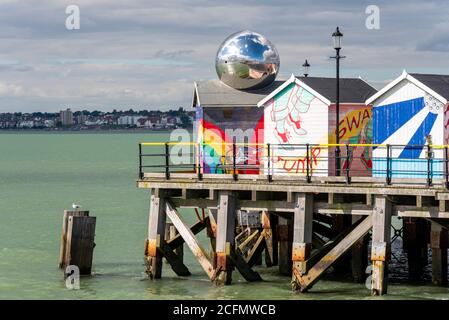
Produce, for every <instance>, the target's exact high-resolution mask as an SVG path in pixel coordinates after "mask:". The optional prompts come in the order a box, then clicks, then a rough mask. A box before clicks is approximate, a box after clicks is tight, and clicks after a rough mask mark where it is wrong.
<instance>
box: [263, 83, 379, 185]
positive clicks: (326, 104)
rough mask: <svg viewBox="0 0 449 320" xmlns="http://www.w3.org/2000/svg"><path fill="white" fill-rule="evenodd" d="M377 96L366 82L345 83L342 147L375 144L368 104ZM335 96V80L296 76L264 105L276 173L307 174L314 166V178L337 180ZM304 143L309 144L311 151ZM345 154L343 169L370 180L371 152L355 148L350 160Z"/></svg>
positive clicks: (342, 86) (341, 109) (266, 139)
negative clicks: (367, 101)
mask: <svg viewBox="0 0 449 320" xmlns="http://www.w3.org/2000/svg"><path fill="white" fill-rule="evenodd" d="M375 92H376V90H375V89H374V88H373V87H371V86H370V85H369V84H368V83H366V82H365V81H364V80H363V79H361V78H341V79H340V107H339V115H340V121H339V123H340V125H339V140H340V141H339V142H340V143H341V144H370V143H371V107H370V106H369V105H366V104H365V101H366V99H367V98H368V97H370V96H371V95H373V94H374V93H375ZM335 97H336V79H335V78H323V77H296V76H294V75H292V76H291V77H290V78H289V79H288V80H287V81H285V82H284V83H283V84H282V85H280V86H278V87H277V88H276V89H275V90H274V91H273V92H271V93H270V94H269V95H267V96H266V97H264V98H263V99H262V100H261V101H259V103H258V106H259V107H260V108H261V109H263V113H264V120H265V124H264V128H265V132H264V139H263V141H264V143H265V144H270V146H271V148H272V150H271V152H270V156H271V159H272V164H271V166H272V168H273V169H272V170H273V172H274V174H300V175H304V174H306V171H307V167H309V170H311V172H312V174H313V175H315V176H328V175H329V176H333V175H335V157H334V154H335V149H334V147H329V146H328V145H329V144H335V142H336V141H335V140H336V137H335V131H336V105H335V102H336V98H335ZM305 144H309V145H310V148H309V150H308V151H307V150H306V148H305V147H304V145H305ZM341 149H342V153H341V158H340V162H341V164H340V168H341V169H342V170H346V168H349V169H350V171H349V172H350V175H351V176H369V175H371V148H370V147H368V146H361V147H351V148H350V149H351V153H350V155H351V156H350V157H346V150H345V147H343V148H341ZM307 152H308V154H309V157H307V159H306V154H307ZM307 162H308V165H307Z"/></svg>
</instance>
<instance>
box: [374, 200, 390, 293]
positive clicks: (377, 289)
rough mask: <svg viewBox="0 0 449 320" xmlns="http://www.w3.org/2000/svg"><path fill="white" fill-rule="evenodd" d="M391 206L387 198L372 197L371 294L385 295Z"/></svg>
mask: <svg viewBox="0 0 449 320" xmlns="http://www.w3.org/2000/svg"><path fill="white" fill-rule="evenodd" d="M391 211H392V204H391V202H390V200H389V199H388V197H387V196H384V195H375V196H374V209H373V214H372V220H373V221H372V222H373V234H372V244H371V261H372V268H373V269H372V282H371V294H372V295H383V294H386V293H387V286H388V276H387V274H388V261H389V259H390V242H391V213H392V212H391Z"/></svg>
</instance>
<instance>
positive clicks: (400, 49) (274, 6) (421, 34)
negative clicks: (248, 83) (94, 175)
mask: <svg viewBox="0 0 449 320" xmlns="http://www.w3.org/2000/svg"><path fill="white" fill-rule="evenodd" d="M69 5H76V6H78V7H79V9H80V29H79V30H68V29H67V28H66V19H67V17H68V14H66V7H67V6H69ZM368 5H376V6H377V7H378V8H379V10H380V15H379V17H380V20H379V27H380V28H379V29H368V28H367V27H366V24H365V22H366V19H367V18H368V14H366V12H365V10H366V7H367V6H368ZM448 16H449V1H423V0H408V1H394V0H390V1H384V0H379V1H375V0H371V1H363V0H362V1H361V0H347V1H330V0H324V1H316V0H315V1H302V0H286V1H282V0H277V1H267V0H251V1H243V0H227V1H212V0H199V1H195V0H188V1H187V0H177V1H170V0H164V1H154V0H127V1H113V0H71V1H65V0H0V37H1V42H0V48H1V49H0V112H33V111H47V112H55V111H58V110H61V109H63V108H67V107H70V108H72V109H73V110H83V109H87V110H95V109H99V110H104V111H109V110H112V109H114V108H115V109H129V108H133V109H135V110H142V109H149V110H155V109H161V110H167V109H170V108H178V107H184V108H187V109H188V108H190V105H191V101H192V92H193V82H194V81H196V80H208V79H216V78H217V76H216V73H215V67H214V59H215V54H216V51H217V49H218V47H219V45H220V43H221V42H222V41H223V40H224V39H225V38H226V37H227V36H228V35H229V34H231V33H234V32H237V31H240V30H245V29H248V30H252V31H256V32H258V33H261V34H263V35H264V36H266V37H267V38H268V39H269V40H270V41H271V42H272V43H273V44H274V45H275V46H276V48H277V50H278V52H279V55H280V60H281V67H280V72H279V75H278V79H286V78H288V77H289V76H290V74H292V73H294V74H301V72H302V68H301V65H302V64H303V62H304V60H305V59H306V58H307V59H308V61H309V62H310V64H311V70H310V75H311V76H334V75H335V61H334V60H332V59H330V58H329V57H330V56H332V55H334V49H333V46H332V39H331V34H332V32H333V31H334V30H335V27H336V26H337V25H338V26H339V27H340V29H341V31H342V32H343V34H344V36H343V48H342V51H341V54H342V55H344V56H346V58H345V59H343V60H342V63H341V74H342V76H346V77H358V76H361V77H362V78H364V79H365V80H366V81H368V82H369V83H371V84H372V85H373V86H374V87H376V88H378V89H379V88H381V87H382V86H384V85H385V84H386V83H388V82H389V81H391V80H392V79H394V78H396V77H397V76H399V75H400V73H401V72H402V70H404V69H406V70H407V71H408V72H421V73H439V74H449V59H448V58H449V57H448V52H449V32H448V30H449V19H448V18H447V17H448Z"/></svg>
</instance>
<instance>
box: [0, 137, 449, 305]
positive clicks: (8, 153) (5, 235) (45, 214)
mask: <svg viewBox="0 0 449 320" xmlns="http://www.w3.org/2000/svg"><path fill="white" fill-rule="evenodd" d="M166 139H167V135H166V134H164V133H148V134H142V133H112V134H60V133H57V134H22V133H19V134H0V299H373V298H371V297H370V295H369V291H368V290H367V289H366V288H365V286H364V285H363V284H354V283H352V282H350V281H346V282H345V281H333V280H322V281H320V282H318V283H317V284H316V285H315V287H314V288H313V289H312V291H311V292H310V293H308V294H302V295H300V294H294V293H292V292H291V290H290V280H289V278H286V277H280V276H278V275H277V274H276V268H270V269H266V268H263V267H258V269H257V270H258V271H259V272H260V274H261V275H262V277H263V278H264V279H265V281H264V282H262V283H257V284H254V283H251V284H249V283H247V282H245V281H244V280H243V279H242V278H241V277H239V275H238V273H237V272H235V273H234V283H233V285H232V286H227V287H221V288H216V287H214V286H213V285H211V283H210V281H209V280H208V279H207V277H206V276H205V274H204V273H203V272H202V269H201V268H200V267H199V265H198V264H197V263H196V261H195V260H194V259H193V256H192V255H191V254H190V253H189V252H188V250H187V248H186V250H185V252H186V253H185V256H186V258H185V259H186V264H187V265H188V266H189V268H190V270H191V272H192V273H193V276H191V277H189V278H178V277H176V276H175V275H174V273H173V272H172V271H171V269H170V268H169V267H168V266H167V265H165V267H164V272H163V279H162V280H158V281H150V280H148V279H146V278H145V275H144V273H143V270H144V265H143V250H144V239H145V236H146V228H147V220H148V204H149V192H148V191H145V190H139V189H137V188H136V186H135V180H136V177H137V143H138V142H142V141H163V140H166ZM72 202H77V203H78V202H79V203H80V204H82V205H83V208H85V209H88V210H90V211H91V215H94V216H96V217H97V230H96V241H95V242H96V244H97V246H96V248H95V252H94V268H93V275H92V276H91V277H83V278H82V279H81V289H80V290H67V289H66V288H65V284H64V281H63V275H62V272H61V270H59V269H58V268H57V263H58V255H59V240H60V232H61V221H62V213H63V210H64V209H68V208H70V206H71V204H72ZM185 214H187V215H188V218H187V220H189V219H190V220H191V222H193V221H194V215H193V214H192V213H190V212H185ZM202 239H203V240H205V238H204V237H203V238H202ZM401 259H402V260H403V257H399V260H401ZM393 267H394V270H393V273H392V274H393V275H394V279H393V284H391V285H390V287H389V295H388V296H385V297H382V298H381V299H410V298H412V299H417V298H419V299H449V290H448V288H437V287H433V286H431V285H430V284H429V283H428V282H426V281H424V282H422V283H420V284H415V285H410V284H405V283H404V282H403V281H402V280H401V279H402V278H404V277H405V274H406V269H405V267H404V266H403V265H401V264H398V263H397V264H396V265H393ZM426 279H428V273H427V275H426V277H425V280H426Z"/></svg>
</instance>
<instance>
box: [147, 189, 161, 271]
mask: <svg viewBox="0 0 449 320" xmlns="http://www.w3.org/2000/svg"><path fill="white" fill-rule="evenodd" d="M165 222H166V199H165V197H164V194H163V190H158V189H153V190H152V191H151V200H150V212H149V221H148V238H147V241H146V248H145V258H146V265H147V270H146V272H147V274H148V276H149V277H150V279H159V278H161V276H162V259H163V255H162V252H161V251H160V250H158V248H162V247H163V246H164V244H165Z"/></svg>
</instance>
